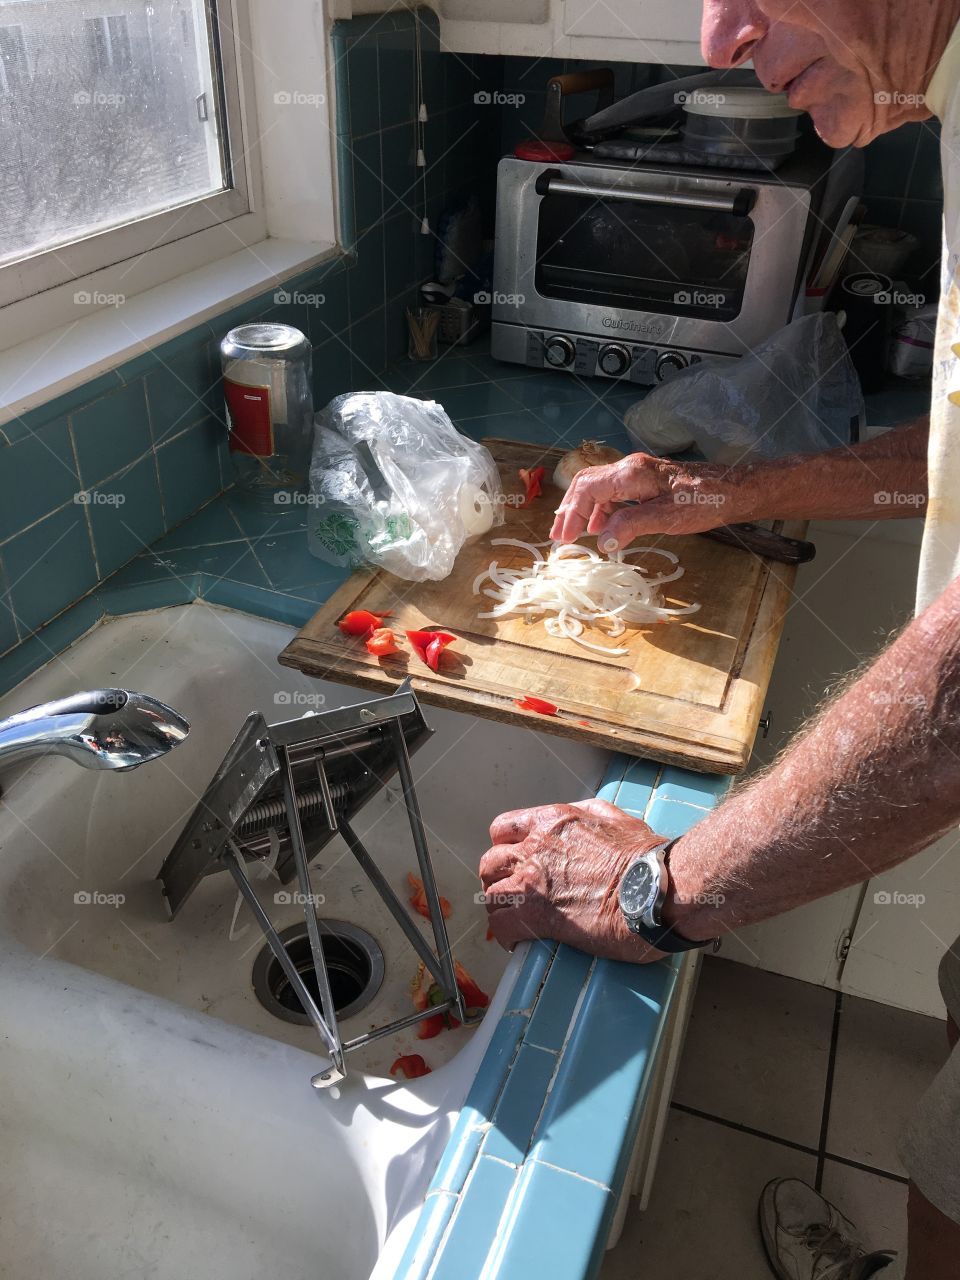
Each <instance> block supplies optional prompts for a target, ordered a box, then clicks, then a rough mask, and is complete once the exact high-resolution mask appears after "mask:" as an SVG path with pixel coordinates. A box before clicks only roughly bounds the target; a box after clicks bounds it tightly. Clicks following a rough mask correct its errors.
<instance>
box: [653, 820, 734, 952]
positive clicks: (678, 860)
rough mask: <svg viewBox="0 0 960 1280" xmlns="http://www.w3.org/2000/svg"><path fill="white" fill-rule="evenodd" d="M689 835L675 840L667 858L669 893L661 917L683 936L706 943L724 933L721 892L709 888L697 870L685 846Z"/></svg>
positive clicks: (690, 940)
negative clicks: (721, 914)
mask: <svg viewBox="0 0 960 1280" xmlns="http://www.w3.org/2000/svg"><path fill="white" fill-rule="evenodd" d="M687 839H688V838H687V837H686V836H682V837H681V838H680V839H678V840H675V841H674V843H673V846H672V847H671V849H670V856H669V859H668V861H667V893H666V897H665V898H664V901H663V906H662V907H661V909H660V919H661V920H662V921H663V923H664V925H666V926H667V927H668V928H670V929H673V930H674V932H676V933H677V934H679V936H680V937H681V938H684V939H686V940H687V941H689V942H707V941H709V940H710V939H711V938H716V937H717V935H718V934H720V933H722V932H723V924H722V921H721V919H720V908H721V907H722V905H723V902H724V896H723V894H721V893H718V892H717V891H715V890H713V889H711V888H710V886H708V885H706V884H705V883H704V881H703V878H702V877H701V876H700V874H699V873H698V870H697V867H696V863H695V860H694V859H693V858H691V857H690V852H691V850H690V845H689V843H688V844H687V847H686V849H685V848H684V842H685V841H687Z"/></svg>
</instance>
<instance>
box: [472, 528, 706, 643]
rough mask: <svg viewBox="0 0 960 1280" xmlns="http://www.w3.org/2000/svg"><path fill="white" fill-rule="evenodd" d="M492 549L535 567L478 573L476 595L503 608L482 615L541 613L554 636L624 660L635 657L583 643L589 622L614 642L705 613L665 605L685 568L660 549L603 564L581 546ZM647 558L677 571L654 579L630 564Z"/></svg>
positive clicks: (618, 555)
mask: <svg viewBox="0 0 960 1280" xmlns="http://www.w3.org/2000/svg"><path fill="white" fill-rule="evenodd" d="M491 545H493V546H508V547H518V548H519V549H520V550H522V551H528V552H529V553H530V555H531V557H532V563H531V564H529V565H527V566H526V567H525V568H522V569H509V568H506V567H504V566H503V565H500V564H498V563H497V561H496V560H494V561H493V562H492V563H491V564H490V567H489V568H488V569H486V570H485V571H484V572H483V573H481V574H478V575H477V577H476V579H475V580H474V583H473V594H474V595H484V596H487V597H488V598H489V599H491V600H494V601H497V602H498V603H497V604H496V606H495V607H494V608H493V609H490V610H488V611H486V612H484V613H480V614H478V615H477V616H478V617H480V618H503V617H505V616H506V615H507V614H521V615H524V616H525V617H526V619H527V621H528V622H531V621H532V620H533V615H535V614H542V615H545V616H544V629H545V630H546V632H547V634H548V635H550V636H553V637H555V638H557V639H565V640H572V641H573V642H574V643H575V644H579V645H582V646H583V647H584V648H585V649H591V650H593V651H594V652H596V653H607V654H611V655H613V656H615V657H623V656H624V655H626V654H627V653H628V652H629V650H628V649H623V648H611V647H610V646H609V645H601V644H596V643H595V642H593V641H591V640H587V639H585V638H584V635H583V632H584V629H585V628H584V624H585V623H586V624H589V625H590V626H592V627H594V628H595V629H597V630H601V631H602V630H604V628H605V629H606V634H607V635H608V636H609V638H610V639H611V640H612V639H616V637H618V636H621V635H623V633H624V632H625V631H626V629H627V627H628V626H629V625H631V624H632V625H634V626H641V625H643V624H644V623H648V622H660V621H663V620H665V619H667V618H675V617H683V616H685V615H688V614H691V613H696V611H697V610H698V609H699V608H700V606H699V605H698V604H690V605H684V606H680V607H671V606H669V605H665V604H664V603H663V598H662V596H661V595H660V591H659V587H660V586H661V585H662V584H663V583H665V582H675V581H676V579H677V578H679V577H681V576H682V575H683V569H682V568H681V567H680V564H679V562H678V560H677V557H676V556H675V555H674V553H673V552H672V551H665V550H664V549H663V548H662V547H636V548H634V549H632V550H630V551H617V552H614V554H613V555H611V556H608V557H604V556H601V555H599V554H598V553H597V552H596V551H594V550H593V549H592V548H590V547H582V546H579V545H578V544H576V543H563V544H559V545H558V544H551V543H532V542H521V541H520V540H519V539H517V538H494V539H493V540H492V544H491ZM543 546H549V547H550V552H549V554H548V555H547V556H546V557H544V556H543V555H541V553H540V547H543ZM644 552H647V553H653V554H654V555H659V556H665V557H666V559H667V560H668V561H669V562H670V564H671V565H672V566H673V570H672V572H669V573H662V574H658V575H655V576H652V575H649V574H647V572H646V571H645V570H644V569H643V568H642V567H641V566H640V565H636V564H629V563H628V561H627V557H628V556H636V555H641V554H643V553H644Z"/></svg>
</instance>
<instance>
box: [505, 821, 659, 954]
mask: <svg viewBox="0 0 960 1280" xmlns="http://www.w3.org/2000/svg"><path fill="white" fill-rule="evenodd" d="M490 840H491V842H492V845H493V847H492V848H491V849H488V850H487V852H486V853H485V854H484V855H483V857H482V858H481V859H480V879H481V881H482V882H483V889H484V894H485V896H486V898H487V913H488V916H489V920H490V927H491V929H492V930H493V933H494V936H495V937H496V939H497V941H498V942H499V943H500V945H501V946H503V947H506V948H508V949H510V948H512V947H513V945H514V943H517V942H522V941H523V940H524V939H529V938H553V939H554V940H555V941H557V942H568V943H569V944H570V945H571V946H573V947H578V948H579V949H580V950H581V951H587V952H590V953H591V954H592V955H597V956H606V957H609V958H610V959H614V960H632V961H635V962H643V961H648V960H656V959H658V958H659V957H660V955H661V952H659V951H656V950H654V949H653V948H652V947H648V946H647V945H646V944H645V943H643V942H641V941H640V939H639V938H637V937H636V935H635V934H632V933H631V932H630V930H629V929H628V928H627V926H626V923H625V921H624V919H623V916H622V915H621V913H620V906H619V901H618V898H617V891H618V889H619V886H620V879H621V877H622V875H623V873H624V871H626V869H627V867H628V866H629V865H630V863H631V862H633V861H634V859H635V858H637V857H639V855H640V854H642V853H645V852H646V850H647V849H651V848H653V846H654V845H656V844H659V843H661V837H660V836H658V835H656V834H655V833H654V832H653V831H652V830H651V829H650V827H648V826H647V824H646V823H645V822H641V821H640V819H639V818H631V817H629V816H628V815H627V814H625V813H624V812H623V811H622V810H620V809H618V808H616V806H615V805H612V804H608V803H607V802H606V800H581V801H579V802H578V803H576V804H552V805H544V806H542V807H541V808H537V809H514V810H512V811H511V812H510V813H502V814H501V815H500V816H499V818H495V819H494V821H493V823H492V825H491V827H490Z"/></svg>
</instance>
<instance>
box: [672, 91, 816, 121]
mask: <svg viewBox="0 0 960 1280" xmlns="http://www.w3.org/2000/svg"><path fill="white" fill-rule="evenodd" d="M683 109H684V111H686V112H687V113H688V114H689V115H693V116H717V117H721V116H722V117H724V118H726V119H735V120H760V119H766V120H772V119H777V118H779V117H787V116H799V115H802V114H803V113H802V112H801V111H797V110H796V109H795V108H794V107H791V106H790V104H789V102H788V101H787V95H786V94H785V93H768V92H767V90H766V89H762V88H752V87H750V86H748V85H743V86H741V87H739V88H731V87H729V86H728V85H725V84H717V85H699V86H698V87H697V88H696V89H691V90H690V91H689V92H688V93H687V94H686V95H685V98H684V101H683Z"/></svg>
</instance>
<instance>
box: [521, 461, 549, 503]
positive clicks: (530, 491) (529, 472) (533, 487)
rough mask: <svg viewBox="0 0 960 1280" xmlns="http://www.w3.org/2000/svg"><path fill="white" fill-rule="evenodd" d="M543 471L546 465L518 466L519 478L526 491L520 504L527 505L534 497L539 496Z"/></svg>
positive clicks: (541, 489)
mask: <svg viewBox="0 0 960 1280" xmlns="http://www.w3.org/2000/svg"><path fill="white" fill-rule="evenodd" d="M545 472H546V467H529V468H528V467H521V468H520V472H519V474H520V479H521V480H522V481H523V486H524V488H525V489H526V491H527V496H526V497H525V498H524V500H523V502H522V503H521V506H524V507H529V505H530V503H531V502H532V501H533V500H534V498H539V497H540V495H541V493H543V477H544V474H545Z"/></svg>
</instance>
